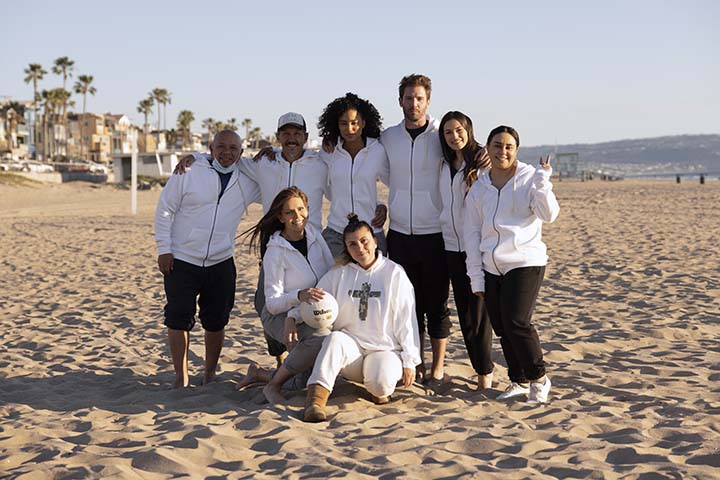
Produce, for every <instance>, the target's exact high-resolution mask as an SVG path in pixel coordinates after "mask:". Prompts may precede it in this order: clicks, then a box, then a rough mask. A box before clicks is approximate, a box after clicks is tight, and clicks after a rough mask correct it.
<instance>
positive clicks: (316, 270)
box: [243, 187, 334, 403]
mask: <svg viewBox="0 0 720 480" xmlns="http://www.w3.org/2000/svg"><path fill="white" fill-rule="evenodd" d="M308 213H309V212H308V200H307V196H306V195H305V193H303V191H302V190H300V189H299V188H297V187H290V188H286V189H285V190H282V191H281V192H280V193H278V194H277V196H276V197H275V199H274V200H273V202H272V205H271V206H270V209H269V210H268V212H267V213H266V214H265V215H264V216H263V217H262V218H261V219H260V221H259V222H258V223H257V225H255V227H254V228H252V229H250V230H249V231H248V232H245V233H246V234H248V233H249V234H251V235H252V236H251V238H250V245H251V247H252V245H254V244H255V243H256V241H258V240H259V243H260V253H261V255H262V258H263V267H262V268H263V271H264V274H265V282H264V288H265V307H264V308H263V310H262V313H261V314H260V319H261V320H262V324H263V328H264V330H265V332H266V334H267V335H269V336H270V337H271V338H273V339H275V340H277V341H278V342H281V343H283V344H284V345H285V346H286V347H287V349H288V351H289V352H290V353H289V354H288V356H287V358H285V361H284V362H283V364H282V365H281V366H280V368H278V369H277V371H275V373H274V375H271V374H270V372H267V371H265V370H263V369H260V368H259V367H257V366H256V365H251V366H250V368H249V369H248V374H247V377H246V378H245V379H244V381H243V384H250V383H252V382H253V381H260V382H263V381H268V384H267V385H266V386H265V388H264V389H263V394H264V395H265V398H267V400H268V401H269V402H270V403H281V402H283V401H284V400H285V398H284V397H283V395H282V392H281V388H282V387H283V384H285V382H287V381H288V380H290V379H296V380H297V381H294V382H293V383H292V384H288V385H287V387H290V388H291V389H293V390H295V389H302V388H304V387H305V379H307V376H305V377H303V374H304V372H306V371H308V372H309V370H310V369H311V368H312V366H313V363H314V362H315V357H316V356H317V353H318V351H319V350H320V346H321V345H322V341H323V337H324V336H325V335H327V334H328V333H330V331H329V330H328V329H324V330H320V329H319V330H315V329H313V328H312V327H310V326H308V325H306V324H305V323H303V322H302V317H301V316H300V309H299V306H300V302H310V301H312V300H320V299H322V297H323V292H322V290H320V289H318V288H315V284H316V283H317V281H318V280H319V279H320V278H321V277H322V276H323V275H324V274H325V273H326V272H327V271H328V270H329V269H330V267H331V266H332V265H333V263H334V261H333V257H332V254H331V253H330V249H329V248H328V246H327V244H326V243H325V240H323V238H322V236H321V235H320V232H318V231H316V230H315V229H313V227H312V225H310V224H308V221H307V220H308Z"/></svg>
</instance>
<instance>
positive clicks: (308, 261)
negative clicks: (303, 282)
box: [305, 244, 320, 286]
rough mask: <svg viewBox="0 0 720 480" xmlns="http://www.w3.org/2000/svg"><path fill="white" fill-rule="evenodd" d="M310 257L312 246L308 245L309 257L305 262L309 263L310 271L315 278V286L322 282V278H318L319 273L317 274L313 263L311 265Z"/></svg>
mask: <svg viewBox="0 0 720 480" xmlns="http://www.w3.org/2000/svg"><path fill="white" fill-rule="evenodd" d="M309 256H310V244H308V254H307V257H305V261H306V262H307V264H308V266H309V267H310V271H311V272H312V274H313V276H314V277H315V285H317V282H318V281H319V280H320V278H319V277H318V276H317V273H315V269H314V268H313V266H312V263H310V259H309V258H308V257H309ZM313 286H314V285H313Z"/></svg>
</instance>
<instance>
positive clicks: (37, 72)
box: [25, 63, 47, 152]
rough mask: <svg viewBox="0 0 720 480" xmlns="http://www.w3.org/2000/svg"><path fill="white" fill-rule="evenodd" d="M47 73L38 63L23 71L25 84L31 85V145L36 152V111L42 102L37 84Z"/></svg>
mask: <svg viewBox="0 0 720 480" xmlns="http://www.w3.org/2000/svg"><path fill="white" fill-rule="evenodd" d="M46 73H47V71H45V70H44V69H43V68H42V65H40V64H39V63H31V64H30V65H28V68H26V69H25V83H30V82H32V83H33V145H34V146H35V151H36V152H37V144H36V141H35V136H36V135H37V111H38V102H39V101H40V100H42V97H40V94H39V93H38V82H39V81H40V80H42V79H43V77H44V76H45V74H46Z"/></svg>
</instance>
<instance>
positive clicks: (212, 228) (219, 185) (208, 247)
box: [202, 176, 222, 267]
mask: <svg viewBox="0 0 720 480" xmlns="http://www.w3.org/2000/svg"><path fill="white" fill-rule="evenodd" d="M217 181H218V190H217V192H218V199H217V202H216V203H215V213H214V214H213V221H212V227H210V238H209V239H208V245H207V250H206V251H205V258H204V259H203V265H202V266H203V267H204V266H205V262H207V259H208V257H209V256H210V243H211V242H212V237H213V234H214V233H215V221H216V220H217V212H218V208H219V207H220V198H221V196H220V190H221V189H222V184H221V183H220V177H219V176H218V178H217Z"/></svg>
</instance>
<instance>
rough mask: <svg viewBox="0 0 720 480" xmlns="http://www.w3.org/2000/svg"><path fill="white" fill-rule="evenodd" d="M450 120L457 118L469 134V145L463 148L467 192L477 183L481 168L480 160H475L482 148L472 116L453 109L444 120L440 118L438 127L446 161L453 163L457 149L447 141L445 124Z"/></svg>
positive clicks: (464, 177) (464, 178) (444, 116)
mask: <svg viewBox="0 0 720 480" xmlns="http://www.w3.org/2000/svg"><path fill="white" fill-rule="evenodd" d="M450 120H457V121H458V123H460V125H462V127H463V128H464V129H465V131H466V132H467V136H468V141H467V145H465V147H464V148H463V149H462V154H463V158H464V159H465V171H464V173H463V180H464V181H465V185H467V189H466V190H465V191H466V192H467V191H469V190H470V187H472V185H473V183H475V180H477V178H478V171H479V169H480V166H479V165H478V162H477V161H476V160H475V155H476V154H477V152H478V150H480V145H479V144H478V142H477V140H475V133H474V132H473V124H472V120H471V119H470V117H468V116H467V115H465V114H464V113H462V112H458V111H455V110H452V111H450V112H447V113H446V114H445V115H443V118H442V120H440V128H439V129H438V133H439V135H440V147H441V148H442V152H443V157H445V161H446V162H448V163H449V164H451V163H452V161H453V160H454V159H455V150H453V149H452V148H450V145H448V143H447V141H446V140H445V124H446V123H447V122H449V121H450Z"/></svg>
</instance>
